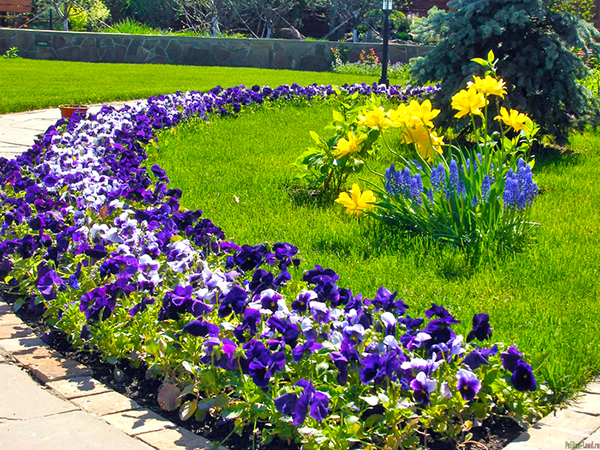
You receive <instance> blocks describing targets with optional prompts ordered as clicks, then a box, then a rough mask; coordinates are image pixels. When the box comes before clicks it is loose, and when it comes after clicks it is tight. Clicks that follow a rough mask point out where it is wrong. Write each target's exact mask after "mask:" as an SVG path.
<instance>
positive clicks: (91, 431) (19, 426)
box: [0, 410, 154, 450]
mask: <svg viewBox="0 0 600 450" xmlns="http://www.w3.org/2000/svg"><path fill="white" fill-rule="evenodd" d="M0 448H2V449H7V450H8V449H15V450H17V449H18V450H38V449H43V450H79V449H85V450H154V449H153V448H152V447H150V446H149V445H147V444H145V443H143V442H141V441H139V440H137V439H134V438H131V437H129V436H127V435H126V434H125V433H123V432H121V431H119V430H117V429H115V428H113V427H111V426H110V425H108V424H107V423H105V422H104V421H103V420H102V419H98V418H96V417H94V416H92V415H91V414H87V413H85V412H83V411H79V410H78V411H73V412H68V413H65V414H57V415H53V416H49V417H43V418H37V419H32V420H27V421H23V422H9V423H4V424H0Z"/></svg>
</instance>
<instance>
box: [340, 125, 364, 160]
mask: <svg viewBox="0 0 600 450" xmlns="http://www.w3.org/2000/svg"><path fill="white" fill-rule="evenodd" d="M365 139H366V136H358V135H356V134H354V133H353V132H352V131H348V139H346V138H341V139H339V140H338V143H337V146H336V147H335V148H336V151H335V152H333V156H334V157H335V158H341V157H343V156H346V155H348V154H350V153H354V152H357V151H359V150H360V144H361V142H363V141H364V140H365Z"/></svg>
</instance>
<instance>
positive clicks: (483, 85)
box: [468, 75, 506, 98]
mask: <svg viewBox="0 0 600 450" xmlns="http://www.w3.org/2000/svg"><path fill="white" fill-rule="evenodd" d="M473 80H474V81H471V82H469V85H468V86H469V87H471V86H475V89H477V92H479V93H480V94H483V95H486V96H487V95H497V96H498V97H500V98H504V96H505V95H506V83H505V82H504V80H503V79H502V78H494V77H492V76H491V75H488V76H486V77H485V78H483V79H482V78H479V77H478V76H476V75H473Z"/></svg>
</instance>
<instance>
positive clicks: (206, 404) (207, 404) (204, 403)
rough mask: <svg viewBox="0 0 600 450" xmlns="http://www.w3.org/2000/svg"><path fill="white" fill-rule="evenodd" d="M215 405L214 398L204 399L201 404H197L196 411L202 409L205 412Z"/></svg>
mask: <svg viewBox="0 0 600 450" xmlns="http://www.w3.org/2000/svg"><path fill="white" fill-rule="evenodd" d="M214 404H215V399H214V398H209V399H206V400H204V401H202V402H198V405H197V406H198V409H203V410H205V411H208V410H209V409H210V408H212V407H213V405H214Z"/></svg>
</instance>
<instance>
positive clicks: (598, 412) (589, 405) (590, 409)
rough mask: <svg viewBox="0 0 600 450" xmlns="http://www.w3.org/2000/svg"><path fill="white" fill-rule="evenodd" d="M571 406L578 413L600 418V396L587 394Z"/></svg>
mask: <svg viewBox="0 0 600 450" xmlns="http://www.w3.org/2000/svg"><path fill="white" fill-rule="evenodd" d="M569 406H570V408H571V409H573V411H576V412H580V413H585V414H590V415H593V416H600V395H598V394H588V393H586V394H584V395H583V396H582V397H580V398H578V399H577V400H576V401H574V402H573V403H572V404H571V405H569ZM599 422H600V421H599ZM598 426H600V424H599V425H598Z"/></svg>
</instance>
